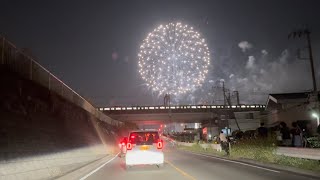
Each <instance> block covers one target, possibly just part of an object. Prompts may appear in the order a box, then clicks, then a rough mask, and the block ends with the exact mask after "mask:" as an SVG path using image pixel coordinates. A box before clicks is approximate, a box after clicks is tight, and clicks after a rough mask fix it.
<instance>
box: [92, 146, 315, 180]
mask: <svg viewBox="0 0 320 180" xmlns="http://www.w3.org/2000/svg"><path fill="white" fill-rule="evenodd" d="M164 152H165V162H166V163H165V166H164V167H162V168H158V167H157V166H137V167H132V168H130V169H129V170H126V169H125V168H124V159H123V158H118V157H117V158H115V159H114V160H112V161H110V162H109V163H108V164H106V165H105V166H103V167H102V168H101V169H99V170H98V171H96V172H95V173H93V174H92V175H90V176H89V177H87V178H86V179H88V180H100V179H101V180H106V179H110V180H171V179H173V180H187V179H189V180H190V179H191V180H267V179H276V180H306V179H312V178H310V177H304V176H300V175H296V174H293V173H288V172H283V171H278V170H273V169H268V168H263V167H259V166H254V165H250V164H244V163H237V162H233V161H228V160H222V159H217V158H211V157H206V156H200V155H196V154H192V153H188V152H182V151H179V150H176V149H175V148H171V147H165V150H164Z"/></svg>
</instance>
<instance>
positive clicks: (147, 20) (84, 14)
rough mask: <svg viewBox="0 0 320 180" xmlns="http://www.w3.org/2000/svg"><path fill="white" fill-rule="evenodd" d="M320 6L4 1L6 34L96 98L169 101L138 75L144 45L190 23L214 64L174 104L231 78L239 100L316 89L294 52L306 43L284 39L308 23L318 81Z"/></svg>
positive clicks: (298, 1) (1, 22)
mask: <svg viewBox="0 0 320 180" xmlns="http://www.w3.org/2000/svg"><path fill="white" fill-rule="evenodd" d="M319 7H320V2H319V1H317V0H313V1H312V0H281V1H279V0H274V1H272V0H265V1H263V0H260V1H257V0H241V1H240V0H234V1H227V0H221V1H214V0H210V1H200V0H197V1H187V0H184V1H173V0H168V1H164V0H161V1H160V0H159V1H151V0H149V1H147V0H146V1H134V0H130V1H129V0H128V1H120V0H117V1H106V0H103V1H88V0H87V1H84V0H74V1H71V0H70V1H62V0H54V1H53V0H52V1H43V0H39V1H34V0H28V1H25V0H21V1H16V0H2V1H1V5H0V33H1V34H3V35H4V36H5V37H7V38H8V39H9V40H11V41H12V42H14V43H15V44H16V45H17V46H18V47H20V48H28V49H30V50H31V51H32V54H33V56H34V57H36V58H37V60H38V61H39V62H40V63H41V64H42V65H44V66H45V67H47V68H48V69H49V70H50V71H51V72H53V73H54V74H55V75H56V76H57V77H59V78H60V79H61V80H63V81H64V82H66V84H68V85H69V86H70V87H72V88H73V89H74V90H75V91H77V92H79V93H80V94H81V95H83V96H84V97H85V98H87V99H89V100H90V101H92V102H93V103H94V104H95V105H98V106H101V105H137V104H140V105H147V104H148V105H150V104H159V103H162V102H163V101H162V97H157V96H156V95H153V94H152V93H151V91H150V90H149V89H148V88H147V87H146V86H145V82H144V81H143V80H142V79H141V78H140V75H139V73H138V68H137V62H138V57H137V54H138V51H139V47H140V44H141V43H142V41H143V39H144V38H145V37H146V36H147V34H148V33H149V32H151V31H152V30H153V29H155V28H156V27H157V26H158V25H160V24H166V23H169V22H172V21H173V22H177V21H179V22H183V23H186V24H189V25H191V26H193V27H194V28H195V29H196V30H197V31H199V32H200V33H201V34H202V36H203V37H204V38H205V39H206V41H207V44H208V46H209V49H210V52H211V67H210V70H209V75H208V77H207V79H206V82H205V83H204V85H203V87H202V88H200V89H198V90H197V91H195V92H192V93H189V94H186V95H185V96H181V97H175V98H174V100H173V101H174V102H176V103H180V104H181V103H184V104H190V103H206V102H209V103H211V101H212V99H219V98H218V95H217V92H215V91H218V90H216V89H215V88H213V89H212V87H215V86H217V84H219V83H218V81H219V80H224V81H225V83H226V86H227V87H228V88H229V89H231V90H238V91H239V93H240V99H241V101H242V103H265V102H266V100H267V99H266V94H267V93H271V92H277V93H278V92H280V93H283V92H295V91H306V90H311V89H312V84H311V74H310V67H309V62H308V61H303V60H299V59H297V57H296V54H295V53H296V50H297V48H298V47H301V48H303V47H305V46H306V43H305V41H304V40H303V39H301V40H299V39H295V40H293V39H290V40H288V38H287V36H288V33H289V32H290V31H292V30H294V29H297V28H300V27H304V26H305V25H308V27H309V28H310V29H311V31H312V34H311V35H312V43H313V51H314V57H315V64H316V73H317V82H318V87H320V79H319V78H320V62H319V61H320V21H319V19H320V11H319ZM214 94H216V95H214ZM217 102H218V101H215V103H217Z"/></svg>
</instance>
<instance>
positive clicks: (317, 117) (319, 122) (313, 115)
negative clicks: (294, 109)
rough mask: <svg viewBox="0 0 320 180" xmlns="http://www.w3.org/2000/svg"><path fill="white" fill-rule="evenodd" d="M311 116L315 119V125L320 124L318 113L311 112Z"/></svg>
mask: <svg viewBox="0 0 320 180" xmlns="http://www.w3.org/2000/svg"><path fill="white" fill-rule="evenodd" d="M312 117H314V118H316V119H317V127H318V126H319V124H320V120H319V115H318V114H317V113H312Z"/></svg>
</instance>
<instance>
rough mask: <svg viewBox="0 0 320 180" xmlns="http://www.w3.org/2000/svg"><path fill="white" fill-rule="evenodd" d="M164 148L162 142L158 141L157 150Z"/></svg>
mask: <svg viewBox="0 0 320 180" xmlns="http://www.w3.org/2000/svg"><path fill="white" fill-rule="evenodd" d="M162 147H163V142H162V141H161V140H158V142H157V148H158V149H162Z"/></svg>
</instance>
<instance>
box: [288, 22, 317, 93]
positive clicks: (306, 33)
mask: <svg viewBox="0 0 320 180" xmlns="http://www.w3.org/2000/svg"><path fill="white" fill-rule="evenodd" d="M310 34H311V32H310V31H309V29H307V28H305V29H302V30H297V31H293V32H291V33H290V34H289V36H288V38H291V37H292V38H296V37H298V38H302V37H304V38H306V40H307V43H308V45H307V48H308V51H309V58H308V59H309V60H310V66H311V76H312V84H313V92H314V94H317V82H316V77H315V72H314V63H313V54H312V47H311V38H310Z"/></svg>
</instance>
